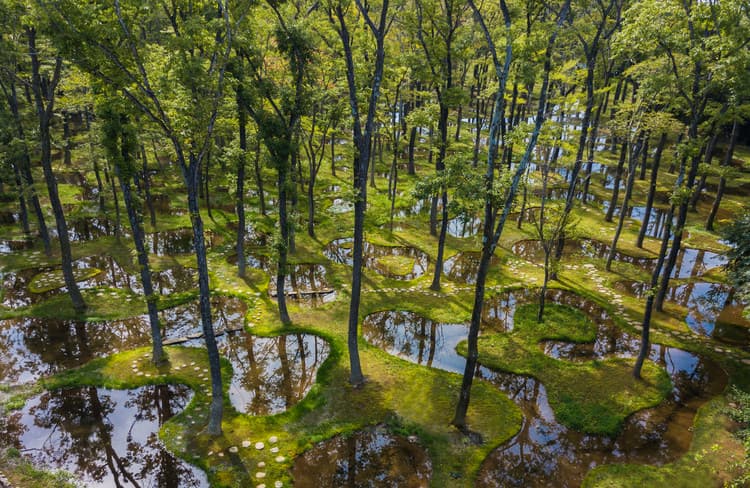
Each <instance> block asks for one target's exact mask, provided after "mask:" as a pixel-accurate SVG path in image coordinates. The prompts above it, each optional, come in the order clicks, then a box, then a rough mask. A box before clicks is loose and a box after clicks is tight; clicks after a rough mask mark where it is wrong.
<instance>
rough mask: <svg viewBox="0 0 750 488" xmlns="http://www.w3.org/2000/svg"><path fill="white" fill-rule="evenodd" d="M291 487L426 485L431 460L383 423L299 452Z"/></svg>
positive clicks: (408, 440)
mask: <svg viewBox="0 0 750 488" xmlns="http://www.w3.org/2000/svg"><path fill="white" fill-rule="evenodd" d="M292 476H293V477H294V486H295V487H298V488H299V487H303V488H304V487H309V488H318V487H321V486H350V487H355V486H356V487H383V488H386V487H388V488H389V487H393V486H399V487H405V488H422V487H427V486H430V478H431V476H432V463H431V462H430V459H429V458H428V457H427V453H426V452H425V451H424V449H423V448H422V447H421V446H419V445H418V444H417V443H416V442H412V439H407V438H405V437H403V436H399V435H395V434H389V433H388V432H387V431H386V430H385V429H384V428H383V427H376V428H372V429H364V430H360V431H357V432H355V433H354V434H352V435H351V436H349V437H343V436H337V437H334V438H332V439H329V440H327V441H324V442H321V443H319V444H317V445H315V446H314V447H313V448H312V449H310V450H309V451H307V452H305V453H304V454H302V455H301V456H299V457H298V458H297V459H296V460H295V462H294V467H293V468H292Z"/></svg>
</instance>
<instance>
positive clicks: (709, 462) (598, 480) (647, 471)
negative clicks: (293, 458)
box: [582, 398, 744, 488]
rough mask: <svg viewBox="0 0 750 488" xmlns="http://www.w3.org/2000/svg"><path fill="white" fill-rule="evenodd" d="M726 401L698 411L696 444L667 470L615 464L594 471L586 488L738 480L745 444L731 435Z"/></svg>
mask: <svg viewBox="0 0 750 488" xmlns="http://www.w3.org/2000/svg"><path fill="white" fill-rule="evenodd" d="M725 408H726V401H725V400H724V399H723V398H716V399H714V400H712V401H710V402H709V403H707V404H706V405H704V406H703V407H701V409H700V410H699V411H698V415H697V416H696V419H695V424H694V427H693V442H692V444H691V446H690V450H689V451H688V452H687V454H685V455H684V456H683V457H681V458H680V459H678V460H677V461H675V462H673V463H669V464H666V465H664V466H647V465H633V464H619V465H618V464H611V465H605V466H599V467H597V468H595V469H593V470H591V471H590V472H589V473H588V475H587V476H586V478H585V479H584V482H583V485H582V487H583V488H614V487H621V486H664V487H669V486H679V487H686V488H692V487H694V488H703V487H706V486H721V485H723V484H724V483H725V482H729V481H730V479H731V478H732V477H734V476H737V475H739V474H740V473H735V472H734V470H735V469H736V465H737V463H738V462H740V461H741V460H742V458H743V457H744V452H743V448H742V444H741V443H740V442H739V441H738V440H737V439H735V438H733V437H732V434H731V433H730V432H729V427H730V426H729V421H728V419H727V417H726V415H725V414H724V411H725Z"/></svg>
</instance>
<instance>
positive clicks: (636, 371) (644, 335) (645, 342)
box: [633, 205, 674, 379]
mask: <svg viewBox="0 0 750 488" xmlns="http://www.w3.org/2000/svg"><path fill="white" fill-rule="evenodd" d="M673 215H674V205H672V207H671V208H670V209H669V215H668V216H667V217H668V220H667V224H666V227H665V229H664V237H663V238H662V241H661V248H660V250H659V258H658V259H657V260H656V267H655V268H654V271H653V272H652V273H651V288H650V292H649V293H648V295H647V297H646V307H645V310H644V312H643V322H642V324H641V327H642V329H641V347H640V350H639V351H638V357H637V358H636V360H635V366H634V367H633V377H635V378H636V379H641V369H642V368H643V362H644V361H645V360H646V358H647V357H648V352H649V350H650V349H651V345H650V332H651V315H652V313H653V310H654V299H655V296H656V291H657V290H656V287H657V285H658V284H659V274H660V273H661V270H662V266H663V265H664V257H665V256H666V254H667V248H668V247H669V238H670V237H671V236H670V234H671V231H672V217H673Z"/></svg>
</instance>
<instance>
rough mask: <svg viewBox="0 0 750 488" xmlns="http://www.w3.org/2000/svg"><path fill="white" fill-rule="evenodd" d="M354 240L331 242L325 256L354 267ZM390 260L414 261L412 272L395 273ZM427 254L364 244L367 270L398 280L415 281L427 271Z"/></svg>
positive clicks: (364, 263)
mask: <svg viewBox="0 0 750 488" xmlns="http://www.w3.org/2000/svg"><path fill="white" fill-rule="evenodd" d="M352 243H353V239H352V238H350V237H349V238H342V239H336V240H334V241H332V242H330V243H329V244H328V245H327V246H326V247H325V249H324V250H323V254H325V256H326V257H327V258H328V259H330V260H331V261H333V262H335V263H340V264H348V265H349V266H351V265H352ZM390 258H405V261H409V260H411V261H412V264H411V267H410V268H411V269H410V271H406V272H405V273H399V272H395V271H393V270H392V269H391V266H389V264H388V259H390ZM427 264H428V257H427V253H425V252H424V251H422V250H420V249H417V248H416V247H406V246H378V245H376V244H371V243H369V242H365V243H364V250H363V265H364V267H365V268H367V269H372V270H375V272H377V273H379V274H381V275H383V276H387V277H388V278H393V279H396V280H413V279H414V278H418V277H419V276H422V275H423V274H424V273H425V272H426V271H427Z"/></svg>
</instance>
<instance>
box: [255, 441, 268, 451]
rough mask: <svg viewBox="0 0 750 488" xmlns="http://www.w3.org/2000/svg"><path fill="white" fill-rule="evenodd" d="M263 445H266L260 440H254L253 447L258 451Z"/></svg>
mask: <svg viewBox="0 0 750 488" xmlns="http://www.w3.org/2000/svg"><path fill="white" fill-rule="evenodd" d="M264 447H266V445H265V444H263V443H262V442H256V443H255V448H256V449H257V450H259V451H260V450H262V449H263V448H264Z"/></svg>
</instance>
